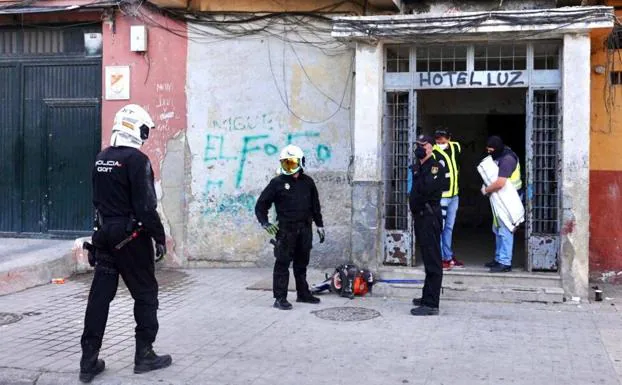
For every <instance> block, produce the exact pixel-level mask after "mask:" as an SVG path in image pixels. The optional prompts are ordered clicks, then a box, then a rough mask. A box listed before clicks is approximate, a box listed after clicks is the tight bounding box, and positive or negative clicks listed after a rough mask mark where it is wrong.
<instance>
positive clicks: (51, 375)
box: [0, 363, 188, 385]
mask: <svg viewBox="0 0 622 385" xmlns="http://www.w3.org/2000/svg"><path fill="white" fill-rule="evenodd" d="M76 365H77V363H76ZM153 383H157V384H158V385H182V384H187V383H188V382H180V381H170V380H163V379H157V380H156V379H154V378H151V377H148V376H142V377H139V375H136V376H131V377H129V376H128V377H126V376H120V375H118V373H116V372H114V371H107V370H104V372H103V373H102V374H100V375H98V376H97V377H95V379H94V380H93V382H91V384H93V385H152V384H153ZM68 384H82V382H80V380H79V379H78V371H77V370H76V371H74V372H48V371H38V370H28V369H19V368H3V367H0V385H68Z"/></svg>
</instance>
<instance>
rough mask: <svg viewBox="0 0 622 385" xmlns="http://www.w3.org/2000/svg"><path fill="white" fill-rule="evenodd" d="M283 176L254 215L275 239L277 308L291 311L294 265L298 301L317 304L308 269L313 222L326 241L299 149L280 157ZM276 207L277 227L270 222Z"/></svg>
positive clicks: (290, 147)
mask: <svg viewBox="0 0 622 385" xmlns="http://www.w3.org/2000/svg"><path fill="white" fill-rule="evenodd" d="M279 160H280V163H281V167H280V175H278V176H276V177H274V178H272V180H271V181H270V183H269V184H268V186H267V187H266V188H265V189H264V190H263V191H262V192H261V195H260V196H259V199H258V200H257V204H256V205H255V215H256V216H257V220H258V221H259V223H260V224H261V226H262V227H263V228H264V229H265V230H266V231H267V232H268V234H270V235H272V236H275V238H276V241H275V242H274V257H275V261H274V272H273V275H272V292H273V295H274V299H275V300H274V307H275V308H277V309H281V310H289V309H291V308H292V304H291V303H289V302H288V301H287V287H288V285H289V265H290V263H292V262H293V270H294V279H295V280H296V293H297V298H296V302H306V303H312V304H317V303H320V299H319V298H317V297H314V296H313V295H311V292H310V291H309V285H308V283H307V266H308V265H309V258H310V254H311V243H312V241H313V231H312V225H311V224H312V222H315V225H316V226H317V233H318V236H319V238H320V243H323V242H324V238H325V232H324V222H323V220H322V211H321V208H320V199H319V194H318V191H317V188H316V186H315V182H313V179H312V178H311V177H310V176H308V175H307V174H305V173H304V170H303V167H304V154H303V152H302V150H301V149H300V148H299V147H298V146H294V145H291V144H290V145H288V146H286V147H285V148H284V149H283V150H282V151H281V154H280V159H279ZM272 204H274V206H275V209H276V217H277V218H276V219H277V224H272V223H270V222H269V220H268V210H270V207H271V206H272Z"/></svg>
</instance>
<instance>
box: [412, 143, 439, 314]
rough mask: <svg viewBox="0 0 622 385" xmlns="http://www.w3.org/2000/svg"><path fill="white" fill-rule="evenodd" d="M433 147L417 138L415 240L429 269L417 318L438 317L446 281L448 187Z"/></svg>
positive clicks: (419, 299)
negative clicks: (444, 197)
mask: <svg viewBox="0 0 622 385" xmlns="http://www.w3.org/2000/svg"><path fill="white" fill-rule="evenodd" d="M433 145H434V139H432V137H430V136H427V135H420V136H419V137H418V138H417V141H416V149H415V157H416V158H417V160H416V162H417V163H416V164H414V165H413V186H412V190H411V192H410V197H409V198H410V199H409V204H410V210H411V212H412V215H413V220H414V222H415V238H416V242H417V244H418V245H419V248H420V250H421V255H422V259H423V265H424V267H425V283H424V285H423V293H422V297H421V298H415V299H413V304H414V305H416V306H417V307H416V308H414V309H411V310H410V313H411V314H412V315H415V316H426V315H438V305H439V298H440V294H441V284H442V280H443V267H442V258H441V249H440V245H441V239H440V237H441V231H442V223H443V217H442V212H441V206H440V201H441V196H442V194H443V191H444V190H446V189H447V187H448V184H447V179H446V176H445V169H444V167H443V166H442V165H441V164H440V163H439V162H438V161H437V159H435V156H434V153H433V150H432V146H433Z"/></svg>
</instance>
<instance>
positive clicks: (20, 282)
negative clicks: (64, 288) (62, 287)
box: [0, 250, 75, 295]
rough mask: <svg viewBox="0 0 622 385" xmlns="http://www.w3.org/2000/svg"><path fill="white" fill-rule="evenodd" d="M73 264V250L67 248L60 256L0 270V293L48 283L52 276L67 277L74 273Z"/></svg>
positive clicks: (8, 292) (3, 293)
mask: <svg viewBox="0 0 622 385" xmlns="http://www.w3.org/2000/svg"><path fill="white" fill-rule="evenodd" d="M74 266H75V261H74V258H73V252H72V251H71V250H68V251H67V252H66V253H65V254H63V255H62V256H60V257H57V258H53V259H49V260H47V261H44V262H41V263H37V264H31V265H27V264H24V265H21V266H15V267H13V268H11V269H8V270H4V271H0V295H6V294H10V293H15V292H18V291H22V290H25V289H28V288H31V287H35V286H39V285H43V284H46V283H50V282H51V281H52V278H67V277H69V276H71V275H72V274H73V273H74Z"/></svg>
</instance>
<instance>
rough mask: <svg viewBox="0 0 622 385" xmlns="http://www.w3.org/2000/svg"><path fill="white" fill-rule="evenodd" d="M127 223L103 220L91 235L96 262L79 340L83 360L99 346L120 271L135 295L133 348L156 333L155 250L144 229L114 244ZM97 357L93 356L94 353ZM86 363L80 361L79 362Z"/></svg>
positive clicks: (145, 343)
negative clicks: (117, 248)
mask: <svg viewBox="0 0 622 385" xmlns="http://www.w3.org/2000/svg"><path fill="white" fill-rule="evenodd" d="M125 229H126V223H119V224H115V223H111V224H105V225H104V226H103V228H102V229H101V230H99V231H97V232H96V233H95V234H94V235H93V244H94V245H95V246H96V247H98V249H97V251H96V260H97V264H96V266H95V274H94V276H93V282H92V283H91V291H90V293H89V299H88V303H87V305H86V315H85V317H84V332H83V333H82V338H81V344H82V353H83V361H84V360H85V359H86V360H88V359H89V358H88V357H91V359H92V358H93V354H97V352H98V351H99V349H100V348H101V344H102V339H103V337H104V330H105V329H106V321H107V320H108V311H109V307H110V302H111V301H112V300H113V299H114V297H115V295H116V293H117V285H118V283H119V274H120V275H121V277H122V278H123V281H124V282H125V285H126V286H127V288H128V290H129V292H130V294H131V295H132V298H133V299H134V319H135V320H136V329H135V332H136V349H137V351H143V350H144V349H147V348H149V347H151V345H152V344H153V342H154V341H155V338H156V334H157V333H158V318H157V310H158V282H157V281H156V278H155V262H154V250H153V245H152V241H151V238H150V237H149V236H147V235H146V234H144V233H140V235H139V236H138V237H137V238H136V239H133V240H132V241H130V242H129V243H127V244H126V245H125V246H123V248H122V249H121V250H115V249H114V246H115V245H116V244H118V243H119V242H120V241H121V240H122V239H124V238H125V237H127V233H126V230H125ZM95 358H96V357H95ZM82 364H85V365H87V366H88V363H86V362H81V365H82Z"/></svg>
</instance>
